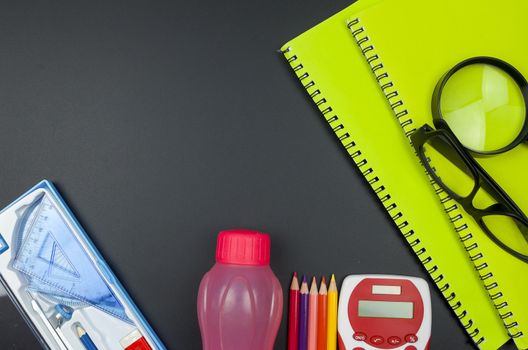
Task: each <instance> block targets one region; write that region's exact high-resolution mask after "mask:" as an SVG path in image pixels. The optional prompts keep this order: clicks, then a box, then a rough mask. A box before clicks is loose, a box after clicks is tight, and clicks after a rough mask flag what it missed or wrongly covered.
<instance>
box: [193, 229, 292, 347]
mask: <svg viewBox="0 0 528 350" xmlns="http://www.w3.org/2000/svg"><path fill="white" fill-rule="evenodd" d="M269 260H270V238H269V236H268V235H267V234H265V233H260V232H256V231H248V230H232V231H222V232H220V234H219V235H218V241H217V244H216V264H215V265H214V266H213V268H212V269H211V270H210V271H209V272H207V273H206V274H205V276H204V277H203V279H202V282H201V284H200V290H199V292H198V320H199V322H200V332H201V334H202V344H203V349H204V350H272V349H273V344H274V342H275V337H276V336H277V331H278V329H279V325H280V322H281V318H282V288H281V286H280V283H279V281H278V280H277V277H275V275H274V274H273V271H271V268H270V266H269Z"/></svg>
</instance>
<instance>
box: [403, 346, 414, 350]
mask: <svg viewBox="0 0 528 350" xmlns="http://www.w3.org/2000/svg"><path fill="white" fill-rule="evenodd" d="M405 350H416V347H415V346H412V345H409V346H407V347H406V348H405Z"/></svg>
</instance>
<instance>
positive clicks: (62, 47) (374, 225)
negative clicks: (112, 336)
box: [0, 0, 473, 349]
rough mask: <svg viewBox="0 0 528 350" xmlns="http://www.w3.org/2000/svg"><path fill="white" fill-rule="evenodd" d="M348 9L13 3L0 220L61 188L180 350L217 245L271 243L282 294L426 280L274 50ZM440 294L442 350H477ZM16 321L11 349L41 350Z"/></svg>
mask: <svg viewBox="0 0 528 350" xmlns="http://www.w3.org/2000/svg"><path fill="white" fill-rule="evenodd" d="M348 4H349V1H345V0H343V1H317V0H304V1H275V0H274V1H262V2H261V1H255V2H252V1H228V2H222V1H210V0H204V1H185V2H179V1H156V2H148V1H119V2H117V1H113V2H108V1H104V2H98V1H90V2H75V4H74V3H73V2H71V1H63V0H56V1H38V2H26V1H14V2H8V1H2V2H0V63H1V64H0V82H1V83H0V113H1V119H0V123H1V124H0V147H1V150H2V152H1V156H0V157H1V158H0V159H1V162H0V164H1V165H2V169H1V177H0V180H1V182H0V183H1V186H0V203H1V205H2V206H4V205H7V204H8V203H9V202H10V201H12V200H13V199H15V198H16V197H17V196H18V195H20V194H21V193H22V192H24V191H25V190H27V189H28V188H29V187H31V186H33V185H34V184H35V183H36V182H38V181H39V180H41V179H42V178H47V179H49V180H52V181H53V182H54V183H55V184H56V185H57V186H58V188H59V191H60V192H61V193H62V194H63V196H64V197H65V198H66V200H67V202H68V203H69V204H70V206H71V207H72V209H73V211H74V212H75V213H76V215H77V216H78V218H79V220H80V221H81V223H82V224H83V225H84V227H85V228H86V230H87V231H88V232H89V234H90V237H91V238H92V239H93V241H94V242H95V243H96V245H97V246H98V247H99V249H100V250H101V252H102V253H103V255H104V256H105V257H106V259H107V260H108V262H109V264H110V265H111V267H112V268H113V269H114V270H115V272H116V274H117V275H118V276H119V278H120V279H121V281H122V282H123V283H124V284H125V285H126V286H127V289H128V291H129V292H130V294H131V295H132V296H133V297H134V299H135V301H136V302H137V304H138V305H139V306H140V308H141V309H142V311H143V312H144V314H145V316H146V317H147V319H148V320H149V321H150V322H151V324H152V326H153V327H154V328H155V329H156V331H157V332H158V334H159V336H160V337H161V338H162V340H163V341H164V342H165V344H166V345H167V346H168V347H169V348H170V349H199V348H200V333H199V329H198V323H197V319H196V311H195V308H196V306H195V299H196V294H197V288H198V284H199V281H200V279H201V276H202V275H203V273H204V272H206V271H207V270H208V269H209V268H210V267H211V266H212V265H213V263H214V249H215V239H216V234H217V232H218V231H219V230H222V229H226V228H237V227H247V228H253V229H260V230H263V231H266V232H268V233H270V234H271V236H272V268H273V269H274V271H275V273H276V274H277V276H278V277H279V279H280V280H281V282H282V284H283V288H284V289H285V291H286V288H287V286H288V284H289V281H290V277H291V274H292V272H293V271H298V272H300V273H306V274H309V275H312V274H315V275H317V276H320V275H321V274H329V273H332V272H334V273H336V275H337V276H338V277H339V280H340V281H341V280H342V279H343V278H344V277H345V276H346V275H347V274H350V273H386V274H392V273H394V274H404V275H414V276H422V277H426V274H425V271H424V269H423V268H422V266H421V265H420V264H419V263H418V260H417V259H416V258H415V256H414V255H413V254H412V253H411V250H410V249H409V248H408V247H407V245H406V243H405V242H404V240H403V239H402V237H401V236H400V234H399V233H398V231H397V230H396V228H395V227H394V225H393V224H392V222H391V221H390V220H389V218H388V216H387V214H386V213H385V212H384V210H383V209H382V206H381V205H380V204H379V203H378V202H377V199H376V198H375V196H373V195H372V193H371V192H370V189H369V188H368V186H367V185H366V183H365V181H364V180H363V178H362V177H361V175H360V174H359V172H358V171H357V170H356V168H355V167H354V165H353V164H352V162H351V161H350V160H349V158H348V157H347V156H346V155H345V153H344V152H343V151H342V150H341V147H340V145H339V144H338V143H337V142H336V140H335V137H334V135H333V134H332V132H331V131H330V130H329V129H328V127H327V126H326V124H325V122H324V120H323V118H322V117H321V116H320V114H319V113H318V111H317V110H316V109H315V108H314V106H313V104H312V103H311V101H310V100H309V99H308V97H307V95H306V93H305V91H304V90H302V88H301V86H300V84H299V83H298V81H297V80H296V79H294V76H293V74H292V73H291V71H290V69H289V67H288V65H287V64H286V63H285V62H284V59H283V57H282V56H281V55H280V54H278V53H277V52H276V49H278V48H279V47H280V46H281V44H283V43H284V42H285V41H287V40H288V39H291V38H293V37H294V36H296V35H298V34H300V33H301V32H303V31H304V30H306V29H308V28H310V27H312V26H313V25H315V24H317V23H318V22H320V21H322V20H323V19H325V18H327V17H329V16H330V15H332V14H334V13H335V12H337V11H338V10H340V9H342V8H344V7H346V6H347V5H348ZM431 287H432V293H433V311H434V318H433V338H432V348H433V349H464V348H468V349H469V348H473V345H471V344H470V342H469V338H468V336H467V335H466V334H465V332H464V330H463V329H462V327H461V326H460V324H459V323H458V320H457V319H456V317H455V316H454V314H453V313H452V312H451V310H450V309H449V308H448V307H447V304H446V302H445V301H444V300H443V299H442V297H441V295H440V293H439V292H438V290H437V289H436V288H435V287H433V285H432V284H431ZM286 302H287V299H285V303H286ZM9 309H10V308H9V307H8V306H6V303H5V302H3V303H2V310H1V312H0V319H1V323H0V325H1V327H2V329H0V334H1V335H2V336H1V337H0V348H2V349H34V348H38V345H37V343H36V342H35V341H34V340H33V338H32V337H31V336H29V337H28V336H26V335H25V334H26V332H25V331H24V327H22V326H21V325H20V323H19V322H18V321H15V320H13V319H12V317H13V312H14V311H13V310H11V311H8V310H9ZM285 343H286V333H285V318H284V320H283V324H282V327H281V330H280V332H279V334H278V338H277V342H276V344H277V345H276V348H278V349H283V348H285Z"/></svg>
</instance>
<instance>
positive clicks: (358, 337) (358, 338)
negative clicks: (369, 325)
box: [354, 332, 367, 341]
mask: <svg viewBox="0 0 528 350" xmlns="http://www.w3.org/2000/svg"><path fill="white" fill-rule="evenodd" d="M354 340H356V341H365V340H367V335H366V334H365V333H363V332H356V333H354Z"/></svg>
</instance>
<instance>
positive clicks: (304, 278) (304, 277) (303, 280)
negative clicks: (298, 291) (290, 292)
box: [302, 275, 307, 283]
mask: <svg viewBox="0 0 528 350" xmlns="http://www.w3.org/2000/svg"><path fill="white" fill-rule="evenodd" d="M302 283H307V282H306V275H303V277H302Z"/></svg>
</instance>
